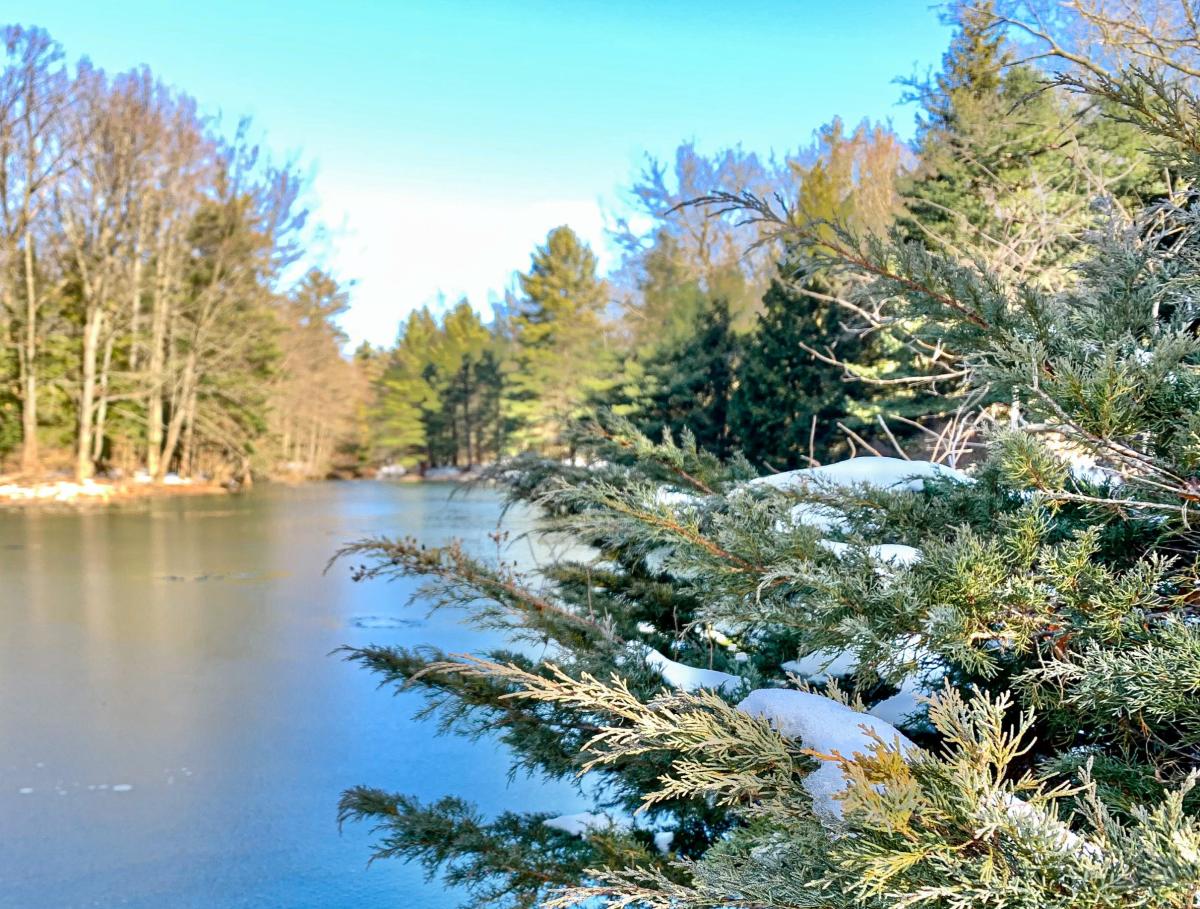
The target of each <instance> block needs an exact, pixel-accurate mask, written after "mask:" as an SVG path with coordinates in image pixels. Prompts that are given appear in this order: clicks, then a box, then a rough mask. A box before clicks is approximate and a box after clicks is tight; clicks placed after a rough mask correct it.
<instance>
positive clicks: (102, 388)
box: [92, 332, 116, 463]
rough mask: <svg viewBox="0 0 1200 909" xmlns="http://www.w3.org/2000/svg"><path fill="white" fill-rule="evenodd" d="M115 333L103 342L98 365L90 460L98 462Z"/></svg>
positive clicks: (106, 415) (106, 409) (110, 334)
mask: <svg viewBox="0 0 1200 909" xmlns="http://www.w3.org/2000/svg"><path fill="white" fill-rule="evenodd" d="M115 341H116V333H115V332H111V333H109V336H108V339H107V340H106V341H105V342H104V359H103V361H102V365H101V366H100V380H99V382H98V385H99V391H98V394H97V396H96V422H95V428H94V429H93V430H92V462H93V463H99V461H100V458H101V457H102V456H103V454H104V429H105V424H106V423H107V421H108V377H109V375H110V374H111V372H112V355H113V344H114V343H115Z"/></svg>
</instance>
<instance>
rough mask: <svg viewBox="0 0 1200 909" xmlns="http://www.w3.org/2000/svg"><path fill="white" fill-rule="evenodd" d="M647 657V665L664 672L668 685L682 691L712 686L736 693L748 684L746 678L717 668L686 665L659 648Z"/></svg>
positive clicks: (651, 651) (648, 652) (727, 692)
mask: <svg viewBox="0 0 1200 909" xmlns="http://www.w3.org/2000/svg"><path fill="white" fill-rule="evenodd" d="M645 659H646V665H648V666H651V667H653V668H655V669H657V670H658V671H659V672H660V673H662V677H663V680H664V681H665V682H666V683H667V684H668V685H671V686H672V687H674V688H678V689H680V690H681V691H699V690H700V689H702V688H712V689H715V690H717V691H723V692H725V693H726V694H734V693H736V692H737V691H738V689H740V688H741V687H742V686H744V685H745V684H746V680H745V679H743V678H742V677H741V676H737V675H730V674H729V673H728V672H719V671H717V670H716V669H697V668H696V667H694V666H685V665H684V664H683V663H676V662H675V661H674V660H670V659H667V658H666V657H665V656H663V655H662V654H661V653H659V652H658V651H657V650H648V651H647V652H646V656H645Z"/></svg>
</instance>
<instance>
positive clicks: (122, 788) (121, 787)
mask: <svg viewBox="0 0 1200 909" xmlns="http://www.w3.org/2000/svg"><path fill="white" fill-rule="evenodd" d="M132 788H133V787H132V786H130V785H129V784H128V783H117V785H115V786H113V787H112V791H113V792H129V791H130V790H131V789H132Z"/></svg>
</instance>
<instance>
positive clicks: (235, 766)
mask: <svg viewBox="0 0 1200 909" xmlns="http://www.w3.org/2000/svg"><path fill="white" fill-rule="evenodd" d="M450 492H451V490H450V488H449V487H446V486H438V485H432V484H431V485H389V484H385V483H374V482H365V481H364V482H355V483H330V484H321V485H313V486H308V487H301V488H295V489H289V488H262V489H258V490H255V491H254V492H252V493H250V494H247V495H244V496H230V497H221V496H216V497H200V498H179V499H163V500H157V501H153V502H151V503H149V504H148V505H141V506H139V507H129V508H119V509H111V510H103V511H93V512H88V513H81V514H52V513H38V512H26V513H6V514H0V906H3V907H5V909H7V907H13V909H74V907H96V906H99V907H110V906H130V907H144V909H190V907H197V909H199V907H204V909H227V907H228V909H232V907H270V909H291V907H313V909H316V907H321V909H342V907H347V909H348V907H355V909H376V907H391V906H398V907H399V906H406V907H407V906H412V907H420V909H426V907H428V909H440V907H451V906H457V905H459V904H461V903H462V902H463V901H464V896H463V894H461V893H453V892H447V891H446V890H445V889H444V888H443V887H442V886H441V885H440V884H439V883H438V882H436V881H434V882H426V881H425V880H424V878H423V875H422V872H421V870H420V869H419V868H418V867H416V866H409V865H404V864H402V863H400V862H397V861H384V862H377V863H375V864H374V865H372V866H371V867H370V868H368V867H367V858H368V857H369V844H370V838H369V836H368V832H367V831H366V830H365V829H362V828H361V827H358V826H355V827H347V828H346V830H345V831H344V832H343V833H342V834H340V835H339V833H338V830H337V825H336V823H335V815H336V805H337V800H338V796H339V794H340V793H341V791H342V790H343V789H345V788H347V787H348V786H351V785H356V784H366V785H372V786H380V787H382V788H385V789H390V790H395V791H402V792H409V793H413V794H417V795H420V796H422V797H425V798H433V797H437V796H441V795H458V796H462V797H464V798H467V799H470V800H472V801H474V802H476V803H477V804H478V806H479V807H480V809H481V810H482V811H483V812H484V813H486V814H489V815H490V814H493V813H495V812H498V811H502V810H505V809H510V808H516V809H525V810H548V811H562V812H567V811H576V810H579V809H580V803H579V800H578V798H577V797H576V796H575V795H574V794H573V793H572V792H571V791H570V790H569V789H568V788H567V787H566V786H558V785H554V786H550V785H547V784H545V783H543V782H541V781H534V780H529V779H526V778H523V777H518V778H517V779H515V780H513V781H512V782H509V780H508V778H507V771H508V762H507V757H506V755H505V754H504V753H503V751H502V750H500V749H497V748H494V747H489V745H488V744H487V743H486V742H476V743H471V742H468V741H465V740H462V739H458V738H455V737H452V736H441V737H439V736H436V735H435V730H434V728H433V723H430V722H417V721H415V720H413V719H412V716H413V713H414V712H415V711H416V709H418V708H419V706H420V704H421V700H420V698H419V697H418V696H416V695H415V694H407V693H406V694H402V695H399V696H392V694H391V693H390V691H386V690H380V689H377V688H376V680H375V679H374V678H373V677H372V676H371V675H369V674H367V673H366V672H364V671H362V670H361V669H358V668H356V667H355V666H352V665H350V664H347V663H344V662H342V661H341V660H340V659H339V658H337V657H336V656H330V651H332V650H333V649H334V648H336V647H338V646H340V645H342V644H365V643H371V642H374V643H396V644H405V645H413V644H420V643H432V644H436V645H437V646H439V647H442V648H444V649H446V650H449V651H461V650H471V649H479V648H481V647H486V646H489V645H490V644H494V643H498V642H497V641H496V640H495V639H494V638H489V637H486V636H484V635H482V634H479V633H477V632H473V631H471V630H469V629H466V628H464V627H462V626H461V625H459V624H457V621H456V616H455V614H454V613H450V612H443V613H439V614H437V615H434V616H433V617H431V618H430V617H426V615H425V613H424V611H423V610H422V609H420V608H419V607H416V608H405V603H406V601H407V599H408V596H409V594H410V593H411V592H412V590H413V588H414V586H415V584H414V583H413V582H409V581H398V582H394V583H391V584H387V583H384V582H371V583H361V584H355V583H353V582H352V581H351V580H350V579H349V576H348V569H347V568H346V567H345V566H340V567H335V568H334V569H333V570H331V571H330V572H329V573H328V574H322V571H323V569H324V567H325V564H326V561H327V560H328V559H329V557H330V556H331V555H332V554H333V552H334V551H335V550H336V549H337V548H338V547H339V545H340V544H342V543H344V542H347V541H350V540H355V539H359V538H361V537H364V536H368V535H373V534H379V533H386V534H389V535H404V534H409V535H413V536H416V537H418V538H420V539H422V540H423V541H427V542H430V543H438V542H442V541H444V540H447V539H449V538H451V537H461V538H463V539H464V540H465V542H466V543H467V545H468V546H469V547H470V548H471V549H473V550H474V551H477V552H479V553H480V554H486V553H489V552H493V553H494V552H495V546H494V544H493V543H492V542H491V541H490V540H489V539H488V532H489V531H493V530H494V529H495V528H496V525H497V521H498V520H499V516H500V503H499V500H498V497H497V496H496V495H495V494H493V493H489V492H474V493H471V494H469V495H466V496H462V495H456V496H454V497H453V498H451V497H450ZM527 520H528V519H527V518H526V519H525V521H526V522H527ZM521 521H522V519H521V518H520V516H518V517H516V518H510V519H508V520H507V522H506V526H508V527H514V526H515V527H516V529H520V524H521ZM526 526H527V523H526ZM508 555H509V557H517V558H522V559H523V560H526V561H528V560H532V559H533V557H534V554H533V553H532V551H531V550H530V548H529V546H528V544H524V543H522V544H517V545H515V546H514V547H513V549H512V550H511V551H510V552H509V553H508Z"/></svg>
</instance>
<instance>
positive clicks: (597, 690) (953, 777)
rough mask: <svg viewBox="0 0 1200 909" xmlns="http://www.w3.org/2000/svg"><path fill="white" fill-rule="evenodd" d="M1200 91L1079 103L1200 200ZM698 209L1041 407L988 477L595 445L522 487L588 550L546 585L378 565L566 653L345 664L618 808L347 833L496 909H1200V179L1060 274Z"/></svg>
mask: <svg viewBox="0 0 1200 909" xmlns="http://www.w3.org/2000/svg"><path fill="white" fill-rule="evenodd" d="M1184 73H1186V70H1176V71H1175V72H1174V73H1172V72H1170V71H1169V70H1168V72H1166V73H1164V72H1162V71H1161V69H1155V68H1150V67H1146V68H1142V69H1128V70H1124V71H1121V72H1117V73H1111V74H1108V73H1104V72H1103V71H1102V70H1100V69H1099V68H1098V67H1096V68H1094V69H1091V70H1090V71H1087V72H1082V73H1080V72H1067V73H1066V74H1065V75H1064V76H1062V77H1061V78H1060V82H1061V84H1063V85H1064V86H1066V87H1068V88H1071V89H1073V90H1075V91H1079V92H1086V93H1089V94H1090V95H1091V96H1093V97H1096V98H1099V99H1101V100H1103V101H1105V102H1106V104H1107V105H1109V108H1110V110H1119V111H1120V112H1121V115H1122V116H1123V117H1125V119H1126V121H1127V122H1130V123H1133V124H1135V125H1137V126H1138V128H1140V129H1142V130H1144V131H1145V132H1146V134H1147V136H1148V138H1149V140H1150V141H1153V142H1154V143H1156V144H1157V145H1158V146H1159V148H1160V151H1161V153H1162V154H1164V155H1170V158H1169V159H1164V163H1165V164H1166V165H1167V166H1168V167H1169V168H1170V169H1171V171H1172V173H1173V174H1175V175H1178V180H1179V182H1180V183H1181V184H1185V185H1188V186H1191V185H1194V182H1195V181H1196V180H1198V179H1200V146H1198V145H1197V143H1196V140H1195V136H1196V135H1197V122H1196V118H1197V111H1200V98H1198V97H1197V96H1196V93H1195V87H1194V79H1190V78H1180V76H1181V75H1182V74H1184ZM703 201H704V203H705V204H714V205H718V206H722V207H728V206H739V207H740V208H741V210H742V211H743V213H744V214H745V215H746V216H749V217H751V218H754V219H757V220H756V223H758V224H760V225H762V226H764V227H766V226H773V227H774V229H777V230H778V231H779V233H780V236H783V237H787V238H789V239H790V241H791V242H792V243H794V244H795V245H797V246H799V247H807V248H808V250H809V252H810V253H812V254H814V255H817V256H819V257H820V258H821V260H822V261H825V262H827V263H829V264H830V265H831V266H832V265H835V264H836V266H837V267H838V268H840V269H841V270H843V271H845V272H846V273H849V274H852V275H854V276H857V277H858V278H859V279H861V282H862V284H861V287H862V296H861V298H860V299H861V300H862V305H863V306H864V307H866V306H871V307H873V308H874V311H876V312H878V313H879V314H880V317H881V318H882V319H883V320H884V321H883V325H884V326H885V327H888V326H890V327H891V329H892V330H894V331H897V332H900V331H901V330H902V331H903V337H904V338H906V339H915V340H916V341H919V342H921V343H924V344H929V345H937V346H938V347H939V348H940V349H941V350H943V351H945V352H946V353H945V354H944V357H945V359H946V360H947V361H949V365H950V366H951V367H953V368H954V369H955V370H956V371H958V372H960V373H961V374H962V376H963V381H964V382H965V383H966V384H967V386H968V387H969V388H970V389H972V390H974V391H975V392H977V393H983V392H984V390H986V389H996V388H998V389H1000V390H1001V391H1003V392H1004V400H1006V401H1012V402H1014V405H1013V407H1012V408H1011V409H1010V410H1009V411H1008V412H1006V413H1003V414H999V416H1000V417H1002V418H1003V419H996V420H995V421H994V426H995V428H994V429H993V430H992V431H991V433H990V436H989V437H988V446H987V449H986V450H985V451H983V452H980V453H979V457H978V459H977V461H976V463H974V464H973V465H971V467H970V468H969V470H966V471H964V470H958V469H955V468H954V467H952V466H948V465H946V464H943V463H932V462H929V461H914V460H905V459H901V458H894V459H892V458H880V457H868V458H854V459H850V460H846V461H842V462H838V463H835V464H830V465H824V466H822V467H817V468H811V469H804V470H796V471H789V472H785V473H780V474H773V475H769V476H763V477H757V478H756V477H754V470H753V469H752V468H750V466H749V465H748V464H747V463H746V462H744V461H742V460H740V459H736V458H735V459H734V460H732V461H729V462H722V461H721V460H720V459H717V458H715V457H713V456H711V455H708V454H705V453H704V452H702V451H701V450H699V449H697V448H696V446H695V445H694V443H693V442H692V440H691V439H690V437H688V436H687V435H685V436H684V437H683V439H682V442H681V443H680V444H675V443H674V442H673V441H672V440H670V439H667V440H665V441H664V442H663V443H661V444H656V443H654V442H652V441H650V440H649V439H647V438H646V437H645V436H643V435H641V434H639V433H637V432H636V431H635V430H633V429H632V427H630V426H628V425H627V424H622V423H620V422H609V423H605V424H602V425H592V426H589V427H585V428H584V429H583V430H581V433H580V435H579V437H578V441H577V444H578V445H579V446H580V448H581V450H586V451H587V453H588V454H589V455H590V456H591V458H592V463H591V466H589V467H578V466H572V465H562V464H559V463H556V462H550V461H538V460H531V459H526V460H522V461H519V462H517V463H515V464H512V465H507V466H506V467H505V468H504V469H503V470H502V471H497V472H496V476H497V478H502V479H504V480H505V481H506V483H507V486H506V488H507V489H508V491H509V494H510V496H511V497H512V498H513V499H515V500H520V501H527V502H533V503H536V504H538V505H539V506H540V507H541V508H542V509H543V511H544V514H545V527H546V529H547V530H550V531H552V532H554V533H556V534H568V535H570V536H571V537H573V538H574V539H576V540H578V541H579V542H582V543H587V544H590V546H591V547H593V549H594V550H595V553H596V555H595V557H594V558H590V559H589V558H588V557H587V556H577V559H578V560H577V561H564V562H559V563H555V564H552V565H550V566H548V567H547V568H546V569H545V570H544V571H543V573H542V574H541V576H539V577H529V576H523V575H522V574H521V573H520V572H518V571H517V570H515V569H514V568H513V567H512V566H511V565H509V564H507V563H501V564H485V563H482V562H480V561H478V560H475V559H472V558H470V557H468V556H467V555H466V554H465V553H464V552H463V551H462V549H461V548H459V547H457V546H454V545H449V546H447V547H444V548H437V549H430V548H426V547H423V546H421V545H419V544H417V543H415V542H412V541H389V540H370V541H364V542H362V543H360V544H358V545H355V546H352V547H350V549H349V550H348V554H351V555H353V556H354V557H355V558H356V560H361V567H360V568H359V569H357V571H358V573H359V576H360V577H362V578H363V579H370V578H375V577H387V576H391V575H395V574H413V575H419V576H422V577H424V578H425V579H426V581H427V587H426V589H425V593H426V594H427V595H428V596H430V597H432V598H433V602H434V603H435V604H436V605H438V606H439V607H455V608H459V609H462V610H464V611H465V612H466V614H467V616H468V618H469V619H470V620H471V621H473V622H475V623H478V624H480V625H483V626H485V627H491V628H497V629H502V630H504V631H506V632H508V633H509V634H510V635H511V637H512V638H513V640H514V641H516V642H528V643H533V644H537V645H539V646H538V647H537V648H536V649H531V651H528V652H518V651H517V650H516V649H515V648H514V649H513V650H511V651H505V650H502V649H498V650H495V651H492V652H490V653H487V654H483V655H476V656H461V655H460V656H447V655H445V654H442V653H439V652H436V651H416V652H414V651H406V650H400V649H395V648H386V647H380V648H374V647H372V648H360V649H356V650H350V651H348V652H347V656H348V658H350V659H353V660H356V661H358V662H360V663H362V664H363V665H365V666H366V667H368V668H370V669H371V670H373V671H375V672H377V673H379V674H380V675H381V677H382V679H383V680H384V682H386V683H391V684H395V685H404V686H408V687H412V688H415V689H417V690H420V691H422V692H423V693H425V695H426V696H427V697H428V698H429V700H430V703H431V709H433V710H434V711H435V712H439V713H440V714H441V717H442V719H443V720H444V721H445V723H446V725H447V728H450V729H454V730H455V731H458V732H460V733H463V734H467V735H479V734H481V733H482V732H484V731H485V730H489V729H490V730H494V731H495V732H496V733H497V734H498V735H499V737H500V739H501V741H502V742H503V743H504V744H506V745H507V746H508V747H509V748H510V749H511V751H512V753H513V756H514V764H515V766H517V767H521V768H526V769H530V770H534V771H539V772H542V773H544V774H546V775H548V776H551V777H558V778H564V779H577V780H578V779H579V777H578V774H579V772H580V771H583V772H585V773H586V774H587V776H586V777H585V778H586V779H590V780H592V783H591V784H590V787H589V788H588V789H587V790H586V791H587V792H588V793H589V794H590V795H591V796H592V797H593V799H594V800H595V802H596V810H595V812H593V813H592V814H589V815H587V816H584V817H580V816H576V817H571V818H552V817H549V816H548V814H547V813H539V812H537V811H536V810H535V811H530V812H528V813H523V814H508V815H504V816H501V817H500V818H497V819H494V820H491V821H488V820H485V819H483V818H481V817H479V816H478V815H477V814H476V813H475V812H474V811H472V809H470V807H469V806H466V805H464V804H463V803H461V802H459V801H456V800H452V799H446V800H441V801H438V802H434V803H431V804H424V803H420V802H417V801H416V800H414V799H412V798H410V797H407V796H397V795H389V794H387V793H386V792H383V791H381V790H376V789H366V788H360V789H354V790H350V791H348V792H347V793H346V794H345V796H344V798H343V801H342V817H343V819H345V820H367V821H370V822H372V823H373V824H375V825H377V827H376V829H377V833H378V835H379V837H380V843H379V848H378V854H379V855H386V856H400V857H404V858H406V859H415V860H418V861H420V862H421V863H422V864H423V865H424V866H425V867H426V868H427V869H429V870H430V871H436V870H441V871H442V872H443V873H444V874H446V876H447V878H448V879H449V880H452V881H455V882H457V883H465V884H466V885H467V886H468V887H469V888H471V890H472V898H473V905H510V906H533V905H537V904H539V903H540V904H543V905H546V906H549V907H552V909H561V907H566V906H575V905H610V906H614V907H631V906H638V907H655V909H668V907H706V909H708V907H721V906H748V907H764V909H775V907H778V909H817V907H820V909H851V907H854V909H883V907H894V909H900V907H914V906H921V907H936V909H965V907H976V906H1013V907H1022V909H1083V907H1087V909H1119V907H1120V909H1124V907H1140V909H1194V907H1195V906H1196V905H1197V900H1198V899H1200V797H1198V796H1197V794H1196V790H1195V788H1194V787H1195V784H1196V782H1197V780H1198V779H1200V760H1198V757H1197V755H1198V754H1200V628H1198V626H1197V621H1196V616H1197V577H1198V574H1200V536H1198V535H1197V533H1196V531H1195V525H1194V517H1193V515H1192V511H1193V510H1194V503H1195V502H1196V501H1197V499H1200V481H1198V480H1197V476H1198V474H1200V337H1197V334H1196V332H1195V325H1196V323H1197V321H1198V320H1200V280H1198V279H1197V274H1198V271H1197V263H1200V203H1198V202H1197V197H1196V195H1195V194H1194V193H1193V192H1191V191H1182V192H1180V193H1178V194H1176V195H1173V196H1171V197H1170V198H1169V199H1167V200H1165V201H1164V202H1162V203H1161V204H1158V205H1155V206H1154V207H1152V208H1151V209H1149V210H1148V211H1146V212H1145V213H1144V215H1143V216H1142V217H1140V218H1139V219H1138V220H1137V221H1136V222H1133V223H1128V222H1123V221H1121V220H1120V219H1119V216H1118V215H1115V214H1113V213H1112V212H1111V210H1110V212H1109V215H1108V216H1109V217H1110V220H1107V221H1100V222H1099V223H1097V224H1096V229H1095V230H1094V231H1092V232H1091V233H1090V234H1089V237H1088V239H1089V243H1090V244H1091V246H1090V253H1089V254H1088V255H1087V256H1086V257H1084V258H1081V263H1080V267H1079V268H1078V269H1077V270H1075V271H1074V272H1073V273H1072V274H1073V277H1072V278H1071V279H1070V282H1069V284H1067V285H1066V286H1064V287H1062V288H1061V289H1056V285H1057V283H1058V279H1055V281H1054V282H1049V281H1046V280H1044V279H1043V276H1042V275H1039V274H1037V273H1030V274H1022V273H1020V272H1014V271H1013V270H1011V269H1003V268H1002V269H1000V270H999V271H989V270H987V269H986V268H985V267H984V266H983V263H981V262H978V261H976V262H970V263H966V264H964V262H963V261H962V260H960V259H959V258H957V257H955V256H953V255H944V254H942V253H940V252H937V251H931V250H930V248H929V247H928V246H926V245H925V244H923V243H919V242H912V241H906V240H905V239H904V238H899V239H897V240H894V241H886V240H883V239H881V238H878V237H871V236H856V235H854V234H852V233H850V232H848V231H845V230H837V231H835V232H833V233H832V234H831V233H829V232H824V231H820V232H813V231H810V230H808V228H807V226H805V225H797V224H796V223H795V221H794V220H793V219H792V217H791V213H790V212H786V211H779V210H777V209H776V208H774V207H772V205H771V204H769V203H768V202H766V201H764V200H762V199H759V198H755V197H752V196H748V195H743V194H737V195H733V194H724V193H715V194H712V195H710V196H709V197H708V198H707V199H706V200H703ZM1102 215H1103V213H1102V212H1101V213H1099V214H1098V217H1099V216H1102ZM1165 238H1169V242H1165ZM530 652H533V653H536V654H537V655H536V656H531V655H529V654H530ZM580 785H581V786H582V785H584V784H583V783H580ZM636 809H640V811H638V812H637V813H636V814H635V813H634V812H635V810H636Z"/></svg>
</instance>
